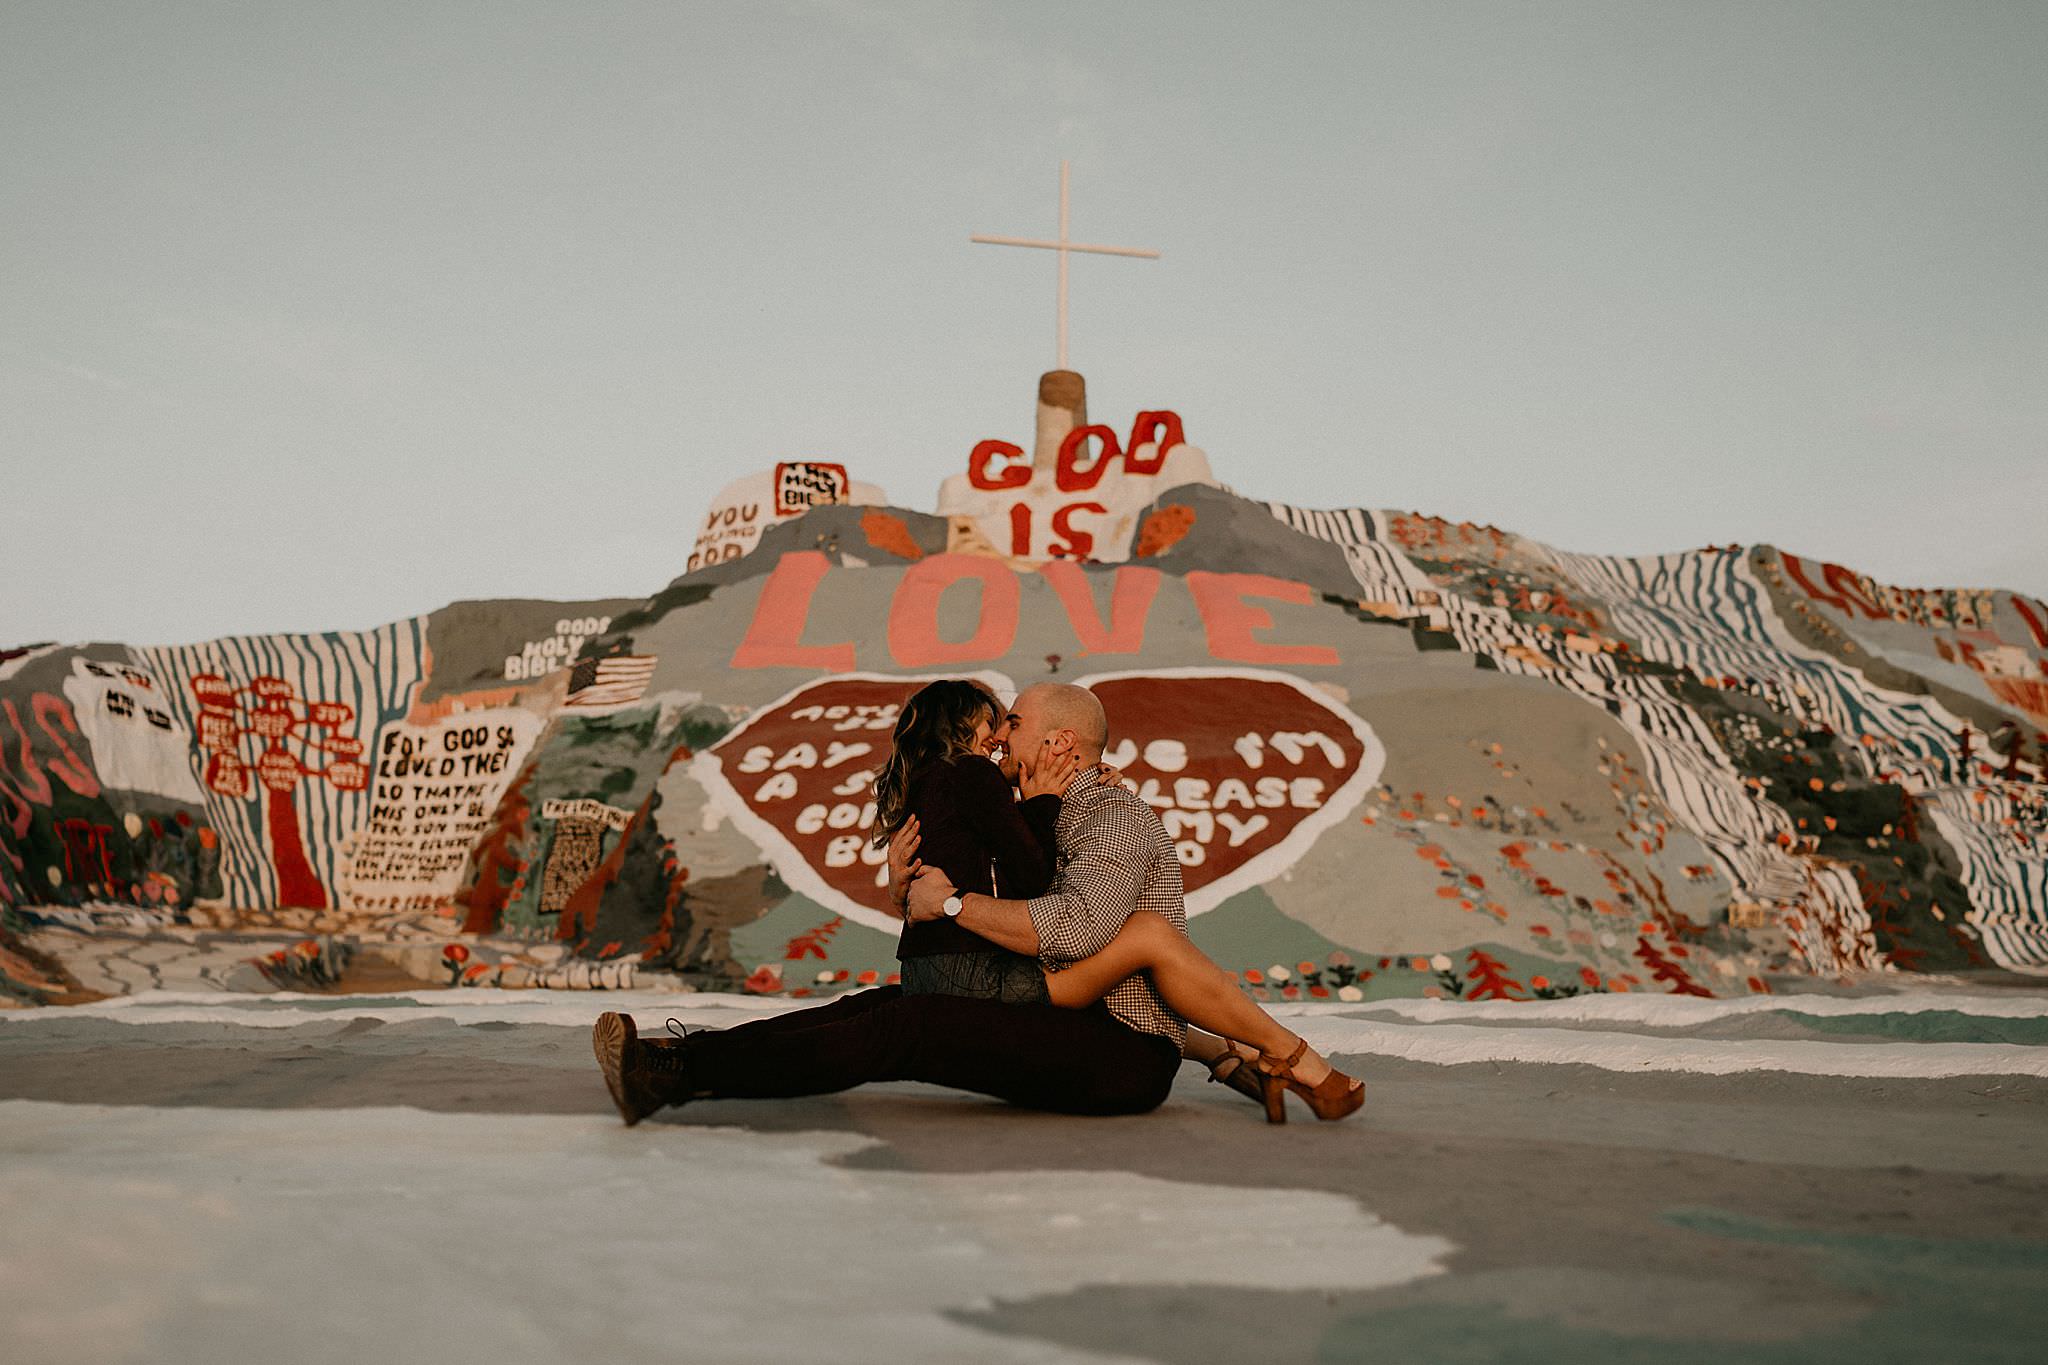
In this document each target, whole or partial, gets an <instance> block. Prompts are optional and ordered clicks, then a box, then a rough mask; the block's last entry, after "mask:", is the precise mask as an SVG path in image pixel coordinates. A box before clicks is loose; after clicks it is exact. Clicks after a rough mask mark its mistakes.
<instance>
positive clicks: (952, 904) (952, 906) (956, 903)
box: [945, 896, 961, 915]
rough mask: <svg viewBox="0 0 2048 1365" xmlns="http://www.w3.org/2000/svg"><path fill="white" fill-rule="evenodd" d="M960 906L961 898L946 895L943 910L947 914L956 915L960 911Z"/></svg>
mask: <svg viewBox="0 0 2048 1365" xmlns="http://www.w3.org/2000/svg"><path fill="white" fill-rule="evenodd" d="M960 908H961V900H960V898H959V897H958V896H948V897H946V903H945V911H946V913H947V914H948V915H958V914H959V913H960Z"/></svg>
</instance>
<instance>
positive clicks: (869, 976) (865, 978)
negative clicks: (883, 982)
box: [853, 969, 882, 986]
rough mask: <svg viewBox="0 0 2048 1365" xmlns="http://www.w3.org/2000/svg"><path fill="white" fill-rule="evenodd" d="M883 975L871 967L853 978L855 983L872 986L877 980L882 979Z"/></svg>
mask: <svg viewBox="0 0 2048 1365" xmlns="http://www.w3.org/2000/svg"><path fill="white" fill-rule="evenodd" d="M881 975H882V974H881V973H880V972H877V971H874V970H872V969H870V970H868V971H865V972H862V973H861V974H860V975H859V976H856V977H855V978H854V979H853V980H854V984H855V985H858V986H872V985H874V984H875V982H877V981H879V980H880V979H881Z"/></svg>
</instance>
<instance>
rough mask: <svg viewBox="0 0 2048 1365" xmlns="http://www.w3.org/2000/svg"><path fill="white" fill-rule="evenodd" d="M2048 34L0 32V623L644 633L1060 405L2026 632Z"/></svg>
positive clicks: (453, 7) (517, 29)
mask: <svg viewBox="0 0 2048 1365" xmlns="http://www.w3.org/2000/svg"><path fill="white" fill-rule="evenodd" d="M2044 71H2048V4H2041V3H2014V4H1980V3H1961V2H1958V0H1946V2H1944V3H1940V4H1932V3H1930V4H1914V5H1892V4H1876V3H1855V4H1782V3H1757V4H1708V3H1694V4H1684V5H1679V4H1668V5H1657V4H1647V3H1583V2H1579V0H1573V2H1570V3H1565V2H1562V0H1559V2H1554V3H1545V4H1540V5H1536V4H1436V3H1412V4H1371V3H1354V4H1322V5H1307V4H1298V5H1289V4H1271V5H1248V4H1238V3H1224V4H1172V5H1168V4H1151V5H1135V4H1124V5H1104V4H1099V3H1088V4H1051V3H1031V4H1009V5H981V4H884V3H867V4H854V3H833V2H831V0H788V2H787V3H765V2H764V3H748V4H732V5H688V4H645V5H615V4H598V3H574V4H571V3H562V4H556V5H543V4H512V3H488V4H486V3H477V4H446V3H432V2H428V3H382V4H380V3H367V2H365V0H351V3H347V4H311V3H299V4H282V3H280V4H243V5H221V6H212V5H203V4H193V3H177V2H176V0H153V2H152V3H136V4H94V3H79V0H53V2H51V3H26V2H25V0H0V225H4V235H0V642H23V641H28V640H35V639H46V638H60V639H88V638H90V639H125V640H131V641H135V642H138V643H151V642H162V643H170V642H179V641H185V640H191V639H199V638H204V637H207V636H211V635H217V634H223V633H239V632H254V631H268V630H302V629H336V628H356V627H363V626H369V625H373V624H376V623H379V622H382V621H386V620H390V619H395V618H397V617H400V616H405V615H410V614H413V613H416V612H422V611H428V610H431V609H433V608H435V607H438V606H440V605H442V604H443V603H445V602H448V601H450V600H453V599H456V598H463V597H497V596H545V597H561V598H578V597H605V596H635V595H641V594H645V593H647V592H650V591H652V590H654V589H655V588H657V587H659V586H660V585H661V584H663V583H665V582H667V581H668V580H669V579H670V578H671V577H673V576H674V575H676V574H678V573H680V572H681V571H682V568H683V563H684V559H685V557H686V555H687V553H688V550H689V546H690V543H691V541H692V539H693V538H694V533H695V529H696V523H697V520H698V517H699V515H700V514H701V512H702V510H703V507H704V504H705V501H706V499H707V498H708V497H709V496H710V494H711V493H712V492H714V491H715V490H716V489H717V488H718V487H719V486H721V485H722V484H724V483H725V482H726V481H728V480H729V479H730V478H732V477H734V476H736V475H738V474H741V473H745V472H748V471H750V470H753V469H758V468H762V467H765V466H767V465H768V464H770V463H772V462H773V461H775V460H777V459H781V458H790V457H795V456H823V457H832V458H839V459H843V460H844V461H846V462H847V463H848V464H849V465H850V466H852V468H853V470H854V472H855V474H856V476H857V477H861V478H864V479H867V480H870V481H872V482H876V483H879V484H881V485H882V486H883V487H885V488H886V489H887V490H888V491H889V493H890V494H891V496H892V499H893V500H894V501H896V502H898V503H900V504H901V505H904V506H908V507H916V508H924V509H929V508H931V507H932V505H933V502H934V498H935V495H936V490H937V487H938V483H939V481H940V479H942V478H943V477H945V476H946V475H947V474H950V473H953V472H955V471H956V470H959V469H961V468H962V467H963V466H964V462H965V460H966V456H967V452H968V450H969V449H970V448H971V447H972V446H973V444H974V443H975V442H976V441H977V440H979V439H981V438H983V437H986V436H1001V437H1005V438H1007V439H1011V440H1016V441H1020V442H1022V443H1024V444H1027V445H1028V444H1029V440H1030V431H1031V419H1032V401H1033V394H1034V392H1035V383H1036V379H1037V376H1038V374H1039V372H1040V371H1041V370H1044V369H1047V368H1050V366H1051V363H1052V338H1053V317H1052V302H1053V294H1052V284H1053V262H1052V259H1051V257H1050V256H1049V254H1047V253H1041V252H1024V251H1013V250H1001V249H997V248H992V247H986V246H971V245H969V243H968V241H967V237H968V234H969V233H970V232H995V233H1008V234H1015V235H1047V234H1050V232H1051V231H1052V229H1053V228H1054V225H1055V219H1056V194H1057V186H1058V163H1059V160H1060V158H1061V157H1063V156H1064V157H1067V158H1070V159H1071V160H1072V161H1073V163H1074V171H1073V181H1074V210H1073V231H1074V235H1075V237H1076V238H1078V239H1081V240H1090V241H1108V242H1113V243H1124V244H1132V245H1141V246H1151V247H1157V248H1159V249H1161V250H1163V251H1164V252H1165V258H1164V259H1163V260H1162V261H1159V262H1133V261H1125V260H1108V259H1087V258H1082V259H1077V260H1076V262H1075V264H1074V269H1073V286H1072V288H1073V305H1072V306H1073V322H1072V328H1073V343H1072V351H1073V355H1072V358H1073V363H1074V365H1075V367H1076V368H1078V369H1080V370H1082V371H1083V372H1084V373H1085V374H1086V375H1087V376H1088V380H1089V387H1090V406H1091V409H1092V412H1093V415H1094V416H1096V418H1097V419H1098V420H1106V421H1109V422H1111V423H1112V424H1113V425H1117V426H1122V425H1124V424H1126V423H1128V421H1129V420H1130V417H1131V415H1132V413H1133V412H1134V411H1135V410H1136V409H1139V408H1150V407H1173V408H1177V409H1178V410H1179V411H1180V412H1181V413H1182V414H1183V415H1184V416H1185V418H1186V420H1187V429H1188V432H1189V435H1190V438H1191V439H1193V440H1194V441H1195V442H1196V443H1197V444H1199V445H1201V446H1203V447H1204V448H1205V449H1206V450H1207V451H1208V452H1209V455H1210V458H1211V461H1212V462H1213V464H1214V465H1215V468H1216V470H1217V473H1218V475H1219V476H1220V477H1221V478H1222V479H1224V480H1225V481H1226V482H1228V483H1230V484H1232V485H1234V486H1235V487H1236V488H1237V489H1238V490H1239V491H1241V492H1244V493H1248V494H1251V495H1254V496H1259V497H1270V498H1279V499H1284V500H1288V501H1292V502H1297V503H1302V504H1305V505H1310V506H1343V505H1364V506H1375V507H1395V508H1416V509H1420V510H1423V511H1427V512H1432V513H1436V514H1439V515H1442V516H1446V517H1451V518H1454V519H1471V520H1474V521H1482V522H1492V523H1495V524H1498V525H1500V526H1503V527H1506V528H1508V529H1511V530H1514V531H1519V532H1521V533H1523V534H1526V535H1530V536H1533V537H1536V538H1538V539H1541V540H1545V541H1549V542H1551V543H1553V544H1556V545H1559V546H1561V547H1564V548H1567V549H1573V550H1580V551H1588V552H1603V553H1631V554H1640V553H1651V552H1656V551H1662V550H1675V549H1684V548H1689V547H1693V546H1698V545H1701V544H1706V543H1725V542H1728V541H1735V540H1740V541H1744V542H1754V541H1760V540H1762V541H1771V542H1774V543H1776V544H1779V545H1782V546H1784V547H1785V548H1788V549H1791V550H1794V551H1796V552H1798V553H1801V554H1810V555H1816V556H1821V557H1825V558H1830V559H1835V560H1839V561H1841V562H1844V563H1847V564H1850V565H1852V566H1854V567H1856V568H1858V569H1861V570H1863V571H1865V572H1868V573H1871V574H1873V575H1875V576H1877V577H1878V578H1880V579H1883V580H1886V581H1890V582H1897V583H1903V584H1907V585H1916V586H1934V585H1943V586H1995V587H2010V588H2018V589H2022V590H2025V591H2028V592H2031V593H2034V594H2048V250H2044V246H2048V80H2044V79H2043V75H2042V73H2043V72H2044Z"/></svg>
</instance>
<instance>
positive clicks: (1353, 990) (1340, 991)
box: [1337, 986, 1365, 1004]
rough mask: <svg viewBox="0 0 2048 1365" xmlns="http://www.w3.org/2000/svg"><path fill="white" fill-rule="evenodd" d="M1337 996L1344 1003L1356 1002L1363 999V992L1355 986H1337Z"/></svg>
mask: <svg viewBox="0 0 2048 1365" xmlns="http://www.w3.org/2000/svg"><path fill="white" fill-rule="evenodd" d="M1337 998H1338V999H1339V1000H1342V1001H1344V1002H1345V1003H1346V1004H1356V1003H1357V1002H1358V1001H1360V1000H1363V999H1365V992H1364V991H1362V990H1360V989H1358V987H1356V986H1340V987H1338V988H1337Z"/></svg>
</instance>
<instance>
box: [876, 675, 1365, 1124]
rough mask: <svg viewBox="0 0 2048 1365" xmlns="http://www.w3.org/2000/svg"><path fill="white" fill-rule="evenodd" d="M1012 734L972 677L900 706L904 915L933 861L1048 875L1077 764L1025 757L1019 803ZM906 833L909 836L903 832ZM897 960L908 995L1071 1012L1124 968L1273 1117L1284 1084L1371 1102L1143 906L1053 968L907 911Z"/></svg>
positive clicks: (958, 880)
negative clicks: (1063, 799)
mask: <svg viewBox="0 0 2048 1365" xmlns="http://www.w3.org/2000/svg"><path fill="white" fill-rule="evenodd" d="M1007 734H1008V728H1007V722H1006V718H1005V713H1004V711H1003V708H1002V707H1001V706H1000V704H999V703H998V702H997V701H996V699H995V697H994V695H993V694H991V693H989V692H988V691H987V690H985V689H983V688H982V687H980V686H978V685H976V684H974V683H971V682H965V681H956V680H946V681H942V682H935V683H931V684H928V685H927V686H925V687H923V688H921V689H920V690H919V691H918V692H917V693H916V694H915V695H913V696H912V697H911V698H910V700H909V701H908V702H906V703H905V704H904V707H903V710H902V713H901V714H900V715H899V716H898V718H897V722H896V729H895V734H894V741H893V742H894V749H893V752H892V753H891V754H890V756H889V760H888V762H887V763H886V764H885V765H884V766H883V768H882V771H881V773H880V774H878V775H877V777H876V778H875V809H876V827H875V835H874V840H875V843H876V844H877V845H881V844H884V843H887V844H890V845H891V848H892V856H891V868H890V870H891V884H890V890H891V898H892V899H893V900H894V901H895V903H896V907H897V912H898V913H899V914H902V913H903V905H904V902H903V897H904V895H905V893H906V892H907V889H908V884H909V880H910V877H911V876H912V875H914V874H915V872H916V871H917V870H918V869H919V868H920V867H922V866H923V865H926V864H929V865H930V866H933V867H936V868H937V869H939V870H940V871H942V872H944V873H945V874H946V877H947V879H948V880H950V881H951V882H952V883H953V885H954V887H955V888H956V890H957V891H958V892H959V893H961V894H967V893H970V892H980V893H982V894H984V895H989V896H996V897H1007V898H1010V899H1017V900H1028V899H1030V898H1032V897H1035V896H1038V895H1041V894H1043V893H1044V892H1045V890H1046V889H1047V887H1048V886H1049V885H1050V884H1051V881H1052V872H1053V865H1054V856H1055V853H1056V851H1057V850H1056V844H1055V840H1054V835H1053V830H1054V826H1055V824H1056V823H1057V821H1058V819H1059V813H1060V794H1061V793H1062V792H1064V791H1065V790H1066V788H1067V786H1068V784H1069V782H1071V781H1072V779H1073V777H1074V775H1075V773H1076V765H1075V763H1074V760H1073V758H1072V757H1071V756H1070V755H1064V756H1062V757H1061V758H1059V759H1055V760H1050V761H1047V762H1045V763H1042V764H1039V765H1037V766H1036V767H1030V766H1025V765H1021V764H1020V771H1021V780H1020V784H1019V785H1020V795H1021V796H1022V800H1021V801H1019V800H1015V799H1013V798H1012V795H1011V789H1010V784H1009V781H1008V780H1007V779H1006V778H1004V776H1003V775H1002V771H1001V769H1000V768H999V767H998V766H997V763H996V762H995V760H996V759H997V758H998V756H999V755H1000V753H1001V751H1002V747H1003V745H1004V742H1005V740H1006V738H1007ZM899 832H902V833H904V834H905V835H906V837H904V838H902V839H898V838H897V837H896V836H897V835H898V834H899ZM912 853H914V854H915V860H914V861H913V860H912V859H911V854H912ZM897 957H898V958H899V959H900V960H901V961H902V963H903V973H902V976H903V990H904V992H905V993H906V994H941V995H966V996H976V997H981V998H987V999H998V1000H1002V1001H1005V1002H1007V1003H1011V1004H1025V1003H1050V1004H1053V1005H1057V1006H1061V1007H1063V1008H1067V1009H1085V1008H1087V1007H1088V1006H1090V1005H1093V1004H1094V1003H1095V1002H1096V1001H1098V1000H1100V999H1102V998H1103V996H1105V995H1107V994H1108V993H1109V992H1110V991H1111V990H1112V989H1114V988H1115V986H1116V985H1117V984H1118V983H1119V982H1121V981H1123V980H1124V979H1125V978H1127V977H1130V976H1134V975H1136V974H1137V973H1139V972H1146V973H1149V974H1150V976H1151V980H1152V985H1153V988H1154V989H1155V990H1156V991H1157V992H1158V993H1159V995H1160V998H1161V999H1163V1000H1164V1001H1165V1002H1166V1004H1167V1005H1168V1006H1169V1007H1170V1008H1172V1009H1173V1010H1174V1011H1175V1012H1176V1013H1178V1014H1179V1015H1181V1017H1182V1018H1184V1019H1186V1020H1188V1021H1189V1022H1190V1023H1192V1024H1194V1025H1196V1026H1197V1027H1198V1028H1199V1029H1205V1030H1208V1031H1209V1032H1210V1033H1213V1034H1216V1035H1218V1037H1217V1038H1215V1039H1205V1038H1203V1037H1202V1036H1201V1035H1200V1034H1198V1033H1191V1035H1190V1046H1189V1048H1188V1050H1187V1055H1189V1056H1192V1057H1194V1058H1196V1059H1197V1060H1200V1061H1203V1062H1205V1063H1207V1064H1208V1066H1209V1068H1210V1073H1211V1076H1212V1078H1213V1079H1217V1080H1224V1081H1226V1082H1228V1083H1229V1084H1231V1085H1232V1086H1233V1087H1234V1088H1237V1089H1239V1090H1242V1091H1244V1092H1245V1093H1246V1094H1250V1095H1253V1096H1255V1097H1257V1098H1260V1099H1262V1100H1263V1101H1264V1103H1265V1106H1266V1117H1267V1118H1268V1120H1269V1121H1271V1122H1274V1123H1280V1122H1284V1121H1285V1117H1286V1110H1285V1108H1284V1095H1285V1092H1286V1091H1288V1090H1293V1091H1294V1092H1295V1093H1296V1094H1298V1095H1300V1096H1301V1097H1302V1098H1303V1099H1304V1100H1305V1101H1307V1103H1308V1104H1309V1107H1310V1108H1311V1109H1312V1110H1313V1111H1314V1112H1315V1114H1316V1116H1317V1117H1318V1118H1324V1119H1335V1118H1342V1117H1344V1116H1345V1115H1346V1114H1349V1113H1352V1112H1353V1111H1355V1110H1356V1109H1357V1108H1358V1107H1359V1105H1360V1104H1362V1103H1363V1102H1364V1087H1363V1085H1362V1084H1361V1083H1359V1082H1358V1081H1356V1080H1353V1079H1352V1078H1350V1077H1348V1076H1345V1075H1343V1074H1342V1073H1341V1072H1338V1071H1336V1070H1335V1069H1333V1068H1332V1067H1331V1066H1330V1064H1329V1063H1328V1062H1326V1061H1325V1060H1324V1059H1323V1058H1322V1057H1321V1056H1320V1055H1318V1054H1317V1053H1315V1052H1314V1051H1313V1050H1311V1049H1310V1048H1309V1046H1308V1044H1307V1042H1306V1041H1305V1040H1303V1039H1301V1038H1299V1037H1297V1036H1296V1035H1294V1034H1293V1033H1290V1032H1288V1031H1287V1030H1286V1029H1284V1028H1282V1027H1280V1025H1279V1024H1278V1023H1276V1022H1275V1021H1274V1020H1273V1019H1272V1017H1271V1016H1269V1015H1268V1014H1267V1013H1266V1012H1265V1011H1264V1010H1262V1009H1260V1008H1259V1007H1258V1005H1257V1004H1256V1003H1254V1002H1253V1001H1252V1000H1251V999H1250V998H1249V997H1247V996H1246V995H1245V994H1244V992H1243V991H1242V990H1240V989H1239V988H1238V985H1237V981H1236V979H1235V978H1234V977H1232V976H1230V975H1229V974H1228V973H1226V972H1224V971H1223V970H1222V969H1221V968H1219V967H1217V966H1216V964H1215V963H1213V962H1211V961H1210V960H1209V959H1208V957H1207V956H1205V955H1204V954H1203V953H1202V951H1201V950H1200V949H1199V948H1197V947H1195V945H1194V944H1193V943H1192V942H1191V941H1189V939H1188V938H1187V936H1186V935H1185V934H1183V933H1181V932H1180V930H1179V929H1177V928H1176V927H1175V926H1174V925H1173V924H1171V923H1170V922H1168V921H1167V920H1166V919H1165V918H1164V917H1162V916H1160V915H1157V914H1153V913H1150V912H1142V911H1141V912H1139V913H1136V914H1133V915H1132V916H1131V917H1130V918H1129V919H1128V920H1126V921H1125V923H1124V926H1123V928H1122V929H1121V930H1120V931H1119V932H1118V934H1117V935H1116V937H1115V938H1114V939H1112V940H1111V941H1110V942H1109V943H1108V944H1107V945H1106V946H1105V947H1103V948H1102V949H1101V951H1099V952H1097V953H1095V954H1094V955H1093V956H1091V957H1087V958H1083V959H1081V960H1080V961H1078V962H1074V963H1070V964H1068V965H1067V966H1066V967H1065V968H1064V969H1062V970H1060V971H1057V972H1048V971H1046V970H1045V969H1044V968H1043V967H1042V966H1041V965H1040V964H1039V962H1038V960H1037V959H1036V958H1033V957H1028V956H1025V955H1024V954H1022V953H1017V952H1013V951H1010V950H1009V949H1006V948H1003V947H1000V946H999V945H997V944H994V943H991V942H989V941H988V940H987V939H984V938H982V937H980V936H979V935H976V934H974V933H971V932H970V931H968V930H967V929H965V928H963V927H962V926H961V925H959V924H957V923H955V922H954V921H952V920H950V919H946V920H928V921H925V922H922V923H910V922H908V921H907V920H906V922H905V926H904V930H903V935H902V937H901V939H900V940H899V943H898V946H897Z"/></svg>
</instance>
